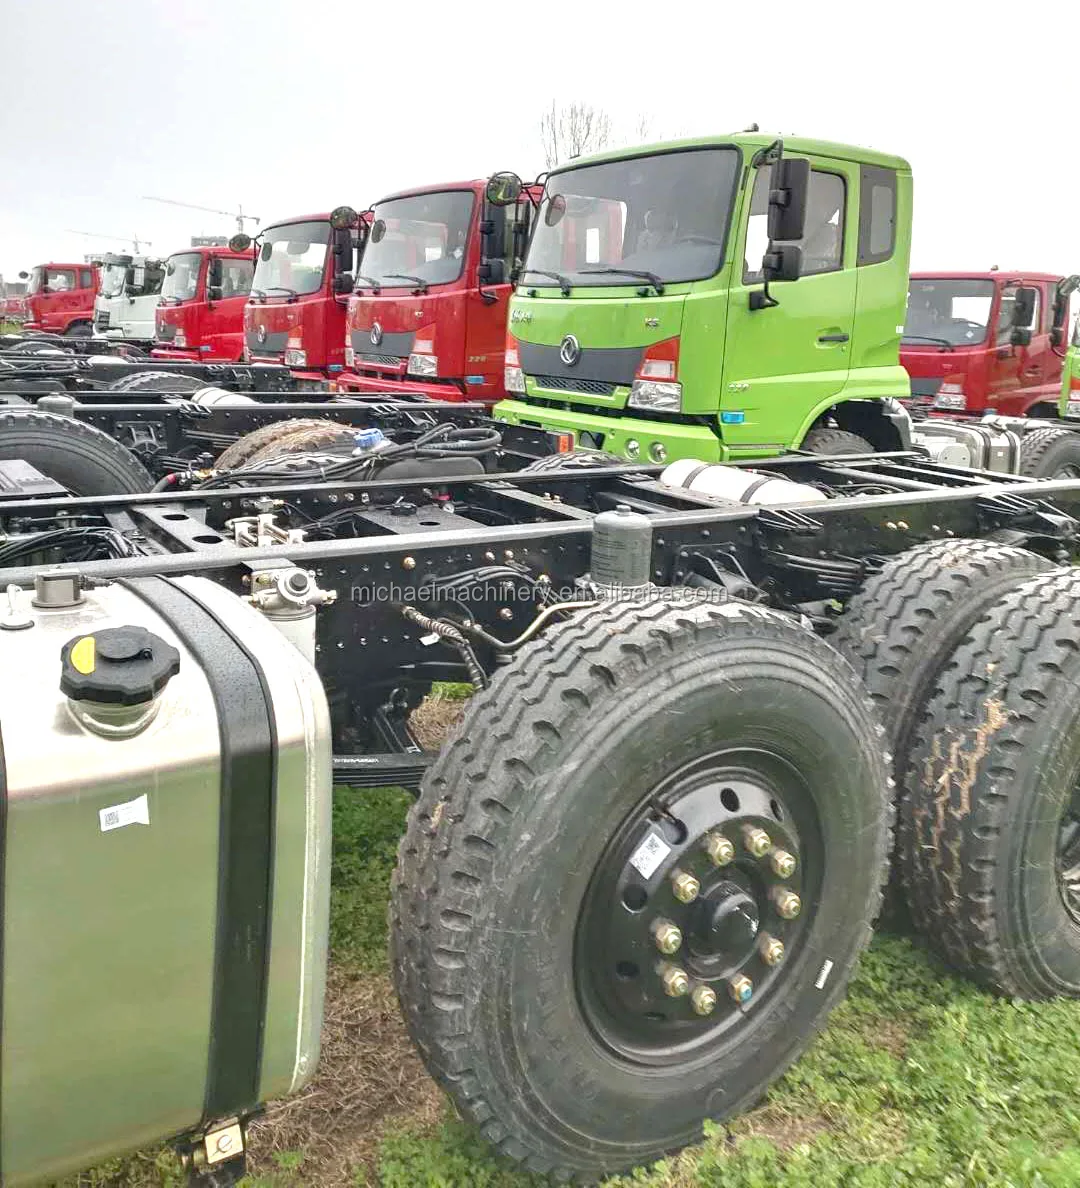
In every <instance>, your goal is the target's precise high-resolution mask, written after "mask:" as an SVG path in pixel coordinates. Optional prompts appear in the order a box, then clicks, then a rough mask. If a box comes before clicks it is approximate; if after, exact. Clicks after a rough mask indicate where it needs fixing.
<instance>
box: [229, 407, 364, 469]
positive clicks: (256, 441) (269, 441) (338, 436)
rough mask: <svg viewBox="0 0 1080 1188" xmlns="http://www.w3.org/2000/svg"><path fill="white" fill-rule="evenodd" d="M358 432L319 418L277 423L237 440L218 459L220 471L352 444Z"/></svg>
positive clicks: (336, 422) (301, 418) (264, 426)
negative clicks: (305, 451)
mask: <svg viewBox="0 0 1080 1188" xmlns="http://www.w3.org/2000/svg"><path fill="white" fill-rule="evenodd" d="M355 432H356V431H355V430H354V429H353V428H352V427H351V426H349V425H342V424H341V423H340V422H338V421H324V420H320V419H319V418H318V417H307V418H303V417H299V418H296V419H295V420H291V421H275V422H273V423H272V424H269V425H263V426H262V427H261V428H259V429H255V430H253V431H252V432H251V433H245V434H244V436H243V437H240V438H237V440H236V441H234V442H233V443H232V445H231V446H229V447H228V448H227V449H226V450H225V451H224V452H223V453H222V454H221V456H220V457H219V458H218V459H217V461H216V462H215V463H214V466H215V467H216V468H217V469H218V470H236V469H237V467H240V466H248V465H250V464H251V463H253V462H262V461H265V460H266V459H267V458H273V457H276V456H278V455H282V454H295V453H298V452H300V451H302V450H317V449H325V448H326V447H327V446H330V445H339V444H341V442H343V441H352V440H353V436H354V434H355Z"/></svg>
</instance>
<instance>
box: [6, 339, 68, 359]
mask: <svg viewBox="0 0 1080 1188" xmlns="http://www.w3.org/2000/svg"><path fill="white" fill-rule="evenodd" d="M57 352H60V353H61V354H65V355H66V354H70V351H69V350H68V349H67V348H66V347H64V346H63V345H62V343H61V342H60V340H59V339H57V341H56V342H49V341H47V340H46V341H44V342H41V341H39V340H38V339H36V338H27V339H25V340H24V341H23V342H17V343H16V344H15V345H14V346H11V347H7V348H6V349H5V351H4V354H5V355H54V356H55V355H56V354H57Z"/></svg>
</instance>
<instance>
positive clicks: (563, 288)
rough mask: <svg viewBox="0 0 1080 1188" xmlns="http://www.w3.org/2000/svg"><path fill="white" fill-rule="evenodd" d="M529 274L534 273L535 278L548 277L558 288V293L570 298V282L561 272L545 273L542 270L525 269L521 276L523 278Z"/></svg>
mask: <svg viewBox="0 0 1080 1188" xmlns="http://www.w3.org/2000/svg"><path fill="white" fill-rule="evenodd" d="M530 272H535V273H536V275H537V276H546V277H550V278H551V280H553V281H554V282H555V283H556V284H557V285H558V286H559V292H560V293H562V295H563V296H564V297H569V296H570V282H569V281H568V280H567V279H566V277H565V276H563V274H562V273H561V272H545V271H544V269H543V268H526V269H525V271H524V272H523V273H522V276H525V275H527V274H528V273H530Z"/></svg>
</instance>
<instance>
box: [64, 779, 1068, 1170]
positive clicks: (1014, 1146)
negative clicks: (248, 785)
mask: <svg viewBox="0 0 1080 1188" xmlns="http://www.w3.org/2000/svg"><path fill="white" fill-rule="evenodd" d="M408 804H409V799H408V797H407V796H406V795H405V794H404V793H402V792H399V791H396V790H392V789H383V790H379V791H377V792H373V793H362V792H349V791H345V790H342V791H340V792H339V793H338V794H337V797H336V800H335V808H334V827H335V837H334V850H333V878H334V891H333V905H332V922H331V937H332V943H333V952H334V960H335V962H336V963H337V964H338V965H339V966H345V967H347V968H352V969H356V970H363V971H367V972H373V973H376V972H384V971H385V969H386V957H385V943H386V898H387V888H388V882H389V875H390V871H391V869H392V866H393V861H394V852H395V849H396V845H397V840H398V837H399V836H400V832H401V829H402V826H403V823H404V818H405V814H406V812H407V808H408ZM1078 1080H1080V1003H1075V1002H1054V1003H1044V1004H1038V1005H1033V1004H1027V1003H1018V1002H1009V1001H1004V1000H1001V999H996V998H993V997H991V996H990V995H988V994H985V993H983V992H982V991H980V990H978V989H976V988H975V987H973V986H972V985H970V984H969V983H967V982H965V981H963V980H961V979H960V978H957V977H955V976H953V975H951V974H950V973H948V971H947V970H945V969H944V968H943V967H941V966H940V964H939V963H937V962H936V961H935V960H934V959H933V958H931V957H930V956H928V955H927V954H926V953H925V952H924V951H923V950H922V949H921V948H920V947H919V946H918V944H917V943H915V942H914V941H913V940H911V939H909V938H905V937H900V936H890V935H882V936H879V937H878V938H877V939H876V940H875V941H874V943H873V945H872V946H871V949H870V951H869V953H868V954H867V956H866V958H865V959H864V960H863V962H862V964H861V966H860V969H859V972H858V974H857V976H856V978H855V980H854V982H853V984H852V987H851V991H850V994H849V996H848V998H847V1001H846V1002H845V1003H844V1004H843V1005H842V1006H841V1007H840V1008H839V1009H838V1010H837V1011H836V1012H835V1013H834V1014H833V1016H832V1021H831V1022H830V1025H829V1027H828V1028H827V1030H826V1031H825V1032H824V1034H823V1035H822V1036H821V1037H820V1038H819V1039H818V1040H817V1041H816V1042H815V1043H814V1044H813V1046H812V1047H811V1048H810V1050H809V1051H808V1052H807V1053H806V1055H805V1056H804V1057H803V1058H802V1059H801V1060H800V1061H799V1062H798V1063H797V1064H796V1065H795V1067H794V1068H793V1069H792V1070H791V1071H790V1072H789V1073H788V1074H787V1076H785V1077H784V1078H783V1079H782V1080H781V1081H780V1082H779V1083H778V1085H777V1086H775V1087H774V1089H773V1090H772V1092H771V1093H770V1094H769V1097H768V1100H767V1101H766V1103H765V1104H764V1105H763V1106H762V1107H761V1108H759V1109H758V1110H756V1111H754V1112H753V1113H752V1114H749V1115H747V1116H746V1117H744V1118H741V1119H738V1120H736V1121H735V1122H734V1123H733V1124H731V1125H730V1126H729V1127H711V1128H710V1132H709V1135H708V1137H707V1140H706V1142H705V1143H704V1144H702V1146H700V1147H698V1148H696V1149H694V1150H692V1151H689V1152H685V1153H683V1154H682V1155H680V1156H677V1157H675V1158H672V1159H670V1160H666V1161H664V1162H663V1163H661V1164H659V1165H657V1166H655V1167H653V1168H651V1169H646V1170H642V1171H639V1172H638V1173H637V1174H635V1175H634V1176H630V1177H623V1178H621V1179H616V1180H611V1181H608V1188H689V1186H690V1185H702V1186H706V1188H780V1186H783V1188H834V1186H836V1188H892V1186H900V1185H903V1186H907V1185H911V1186H913V1188H914V1186H920V1188H921V1186H925V1185H933V1186H935V1188H1012V1186H1015V1188H1075V1186H1076V1185H1077V1184H1080V1090H1078V1088H1077V1083H1078ZM376 1163H377V1166H376V1169H375V1172H374V1176H375V1177H376V1178H375V1179H374V1180H372V1181H370V1182H372V1183H375V1184H378V1185H381V1188H524V1186H526V1185H529V1186H531V1185H538V1184H540V1183H541V1181H539V1180H537V1179H536V1178H534V1177H531V1176H528V1175H525V1174H523V1173H521V1172H518V1171H517V1170H516V1169H514V1168H511V1167H507V1166H506V1165H504V1164H502V1163H500V1162H498V1161H496V1160H494V1159H492V1157H491V1155H490V1153H489V1152H488V1149H487V1148H486V1147H485V1146H484V1144H483V1143H482V1142H480V1141H479V1140H478V1139H477V1137H476V1136H475V1134H474V1133H473V1132H472V1131H471V1130H470V1128H469V1127H467V1126H465V1125H463V1124H462V1123H461V1122H459V1121H457V1120H456V1119H454V1118H452V1117H451V1115H450V1111H449V1110H447V1113H446V1117H445V1120H444V1121H443V1122H442V1123H441V1124H440V1125H437V1126H436V1127H435V1130H434V1132H431V1131H430V1130H428V1131H423V1130H421V1129H419V1128H418V1126H416V1125H414V1124H412V1123H410V1122H406V1123H405V1125H404V1128H403V1129H400V1128H399V1129H398V1130H396V1131H394V1132H392V1133H390V1134H389V1135H388V1136H387V1137H385V1138H384V1139H383V1141H382V1143H381V1146H380V1147H379V1151H378V1155H377V1160H376ZM272 1164H273V1166H272V1168H271V1170H269V1171H268V1172H263V1173H262V1174H261V1175H260V1176H259V1177H258V1178H255V1177H253V1178H252V1179H251V1180H249V1181H248V1183H249V1184H250V1185H251V1188H287V1186H291V1185H303V1184H309V1183H310V1184H318V1182H319V1181H318V1180H317V1179H309V1178H308V1177H306V1176H305V1173H304V1164H303V1152H302V1151H297V1152H287V1153H285V1154H283V1155H277V1156H275V1157H274V1159H273V1161H272ZM357 1176H358V1179H357V1184H363V1183H368V1182H369V1181H365V1180H364V1179H363V1178H362V1173H360V1172H358V1173H357ZM82 1182H83V1183H84V1184H85V1183H91V1184H100V1185H105V1184H110V1185H136V1184H138V1185H149V1184H156V1185H169V1186H170V1188H171V1185H173V1184H176V1183H178V1180H177V1179H176V1169H175V1164H174V1163H172V1162H171V1161H170V1160H169V1159H168V1158H167V1157H165V1156H163V1155H157V1156H155V1155H153V1154H150V1155H146V1156H141V1157H137V1158H136V1159H129V1160H125V1161H118V1162H117V1163H115V1164H111V1165H109V1166H108V1167H107V1168H100V1169H98V1170H97V1172H95V1173H94V1174H93V1176H92V1177H89V1178H87V1179H84V1180H83V1181H82Z"/></svg>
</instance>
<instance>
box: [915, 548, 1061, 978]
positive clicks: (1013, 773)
mask: <svg viewBox="0 0 1080 1188" xmlns="http://www.w3.org/2000/svg"><path fill="white" fill-rule="evenodd" d="M1078 683H1080V571H1077V570H1076V569H1062V570H1059V571H1058V572H1056V573H1051V574H1045V575H1043V576H1040V577H1037V578H1033V579H1032V580H1031V581H1029V582H1026V583H1025V584H1024V585H1022V586H1019V587H1018V588H1017V589H1015V590H1013V591H1012V592H1011V593H1009V594H1007V595H1006V596H1005V597H1004V598H1003V599H1002V600H1001V601H1000V602H999V603H998V604H997V606H995V607H994V608H993V610H992V611H990V613H989V614H987V615H986V616H984V617H983V618H982V619H981V620H980V622H979V623H978V624H977V625H976V626H975V627H974V628H972V630H971V632H970V633H969V634H968V635H967V637H966V638H965V639H964V641H963V642H962V643H961V644H960V646H959V647H958V648H957V649H956V651H955V652H954V654H953V656H952V659H951V660H950V662H949V664H948V666H947V667H946V669H945V671H944V672H943V673H942V675H941V678H940V681H939V686H938V689H937V691H936V692H935V694H934V696H933V697H932V698H931V700H930V701H929V703H928V705H927V710H926V715H925V718H924V720H923V722H922V723H921V725H920V727H919V729H918V732H917V738H916V741H915V743H914V745H913V747H912V756H911V768H910V775H909V779H908V785H909V793H908V796H907V798H906V800H905V801H904V803H903V805H902V807H901V820H902V828H901V839H900V850H901V855H902V866H901V870H902V876H903V879H904V883H905V887H906V890H907V896H908V901H909V904H910V906H911V911H912V915H913V916H914V918H915V921H916V923H917V924H918V926H919V927H920V928H921V929H922V931H923V933H924V935H925V936H926V938H927V940H928V941H929V942H930V944H931V945H932V946H933V947H934V948H935V949H936V950H937V951H938V952H939V953H940V954H941V956H942V957H944V958H945V959H946V960H947V961H949V962H950V963H951V964H952V965H954V966H956V967H957V968H958V969H961V970H963V971H965V972H966V973H968V974H970V975H972V976H973V977H975V978H976V979H977V980H978V981H980V982H982V983H983V984H985V985H987V986H989V987H991V988H992V989H994V990H996V991H998V992H999V993H1001V994H1006V995H1010V996H1013V997H1019V998H1035V999H1039V998H1049V997H1052V996H1055V995H1069V996H1072V997H1077V996H1080V904H1078V903H1077V902H1076V899H1075V897H1074V898H1072V901H1071V902H1072V904H1073V907H1074V909H1075V910H1074V912H1073V913H1070V910H1069V908H1067V907H1066V901H1065V895H1064V893H1063V891H1062V889H1061V887H1060V886H1059V881H1058V871H1057V869H1056V865H1057V862H1058V860H1059V859H1060V858H1061V854H1060V852H1059V847H1060V845H1061V843H1062V841H1063V840H1064V838H1065V826H1066V822H1068V827H1069V834H1068V836H1069V837H1070V838H1072V839H1074V840H1073V842H1072V851H1075V848H1076V842H1075V839H1076V838H1078V837H1080V799H1078V797H1077V786H1078V776H1080V699H1078V698H1077V696H1076V688H1077V685H1078ZM1066 861H1067V863H1068V865H1069V867H1070V869H1072V868H1073V867H1074V866H1075V867H1077V868H1078V870H1080V858H1077V857H1076V855H1075V853H1073V854H1072V856H1071V857H1067V859H1066ZM1078 894H1080V892H1078Z"/></svg>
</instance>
